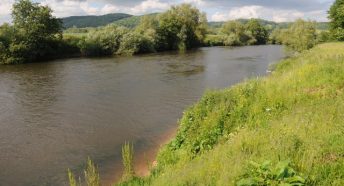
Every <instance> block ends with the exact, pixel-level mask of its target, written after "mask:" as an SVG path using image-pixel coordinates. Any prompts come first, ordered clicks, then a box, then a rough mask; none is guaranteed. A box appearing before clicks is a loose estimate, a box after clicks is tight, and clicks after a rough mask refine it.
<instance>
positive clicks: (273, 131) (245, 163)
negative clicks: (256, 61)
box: [69, 42, 344, 186]
mask: <svg viewBox="0 0 344 186" xmlns="http://www.w3.org/2000/svg"><path fill="white" fill-rule="evenodd" d="M273 69H274V70H273V72H272V73H271V75H270V76H267V77H262V78H257V79H251V80H247V81H245V82H243V83H240V84H238V85H236V86H233V87H231V88H228V89H225V90H219V91H208V92H207V93H206V94H205V95H204V96H203V97H202V98H201V100H200V101H199V102H198V103H197V104H195V105H193V106H191V107H190V108H189V109H187V110H186V111H185V112H184V115H183V117H182V119H181V120H180V121H179V125H180V126H179V129H178V132H177V135H176V136H175V138H174V139H173V140H172V141H171V142H170V143H169V144H167V145H166V146H164V147H163V148H162V149H161V150H160V152H159V153H158V156H157V164H156V166H155V167H152V168H151V170H150V171H151V172H150V175H149V176H147V177H137V176H135V173H134V172H133V169H132V167H133V164H132V156H133V150H132V146H131V145H129V144H125V146H124V147H123V151H122V154H123V160H124V161H123V163H124V166H125V170H126V171H125V172H124V176H123V179H122V180H121V182H120V183H118V185H122V186H126V185H130V186H131V185H158V186H160V185H239V186H254V185H295V186H296V185H335V186H336V185H338V186H341V185H343V184H344V175H343V172H344V148H343V143H344V135H343V134H344V123H343V122H344V114H343V113H342V110H343V109H344V104H343V103H344V84H343V82H344V74H343V70H344V43H340V42H337V43H325V44H320V45H318V46H316V47H315V48H313V49H311V50H308V51H304V52H302V53H301V54H299V55H297V56H295V57H291V58H289V59H286V60H283V61H281V62H280V63H278V64H276V65H274V66H273ZM93 166H94V165H93ZM69 174H71V173H69ZM95 175H98V173H96V174H95ZM72 177H73V176H72ZM92 177H94V176H92ZM87 179H88V178H86V180H87ZM72 183H75V181H74V180H72V182H71V185H73V184H72ZM91 185H92V184H91ZM98 185H99V184H98ZM98 185H97V186H98Z"/></svg>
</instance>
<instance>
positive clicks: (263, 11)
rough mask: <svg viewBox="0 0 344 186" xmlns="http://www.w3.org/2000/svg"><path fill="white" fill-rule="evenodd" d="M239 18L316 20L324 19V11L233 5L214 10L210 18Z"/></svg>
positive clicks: (216, 19) (277, 20)
mask: <svg viewBox="0 0 344 186" xmlns="http://www.w3.org/2000/svg"><path fill="white" fill-rule="evenodd" d="M240 18H261V19H266V20H272V21H275V22H287V21H294V20H296V19H298V18H303V19H310V20H315V19H317V20H318V21H326V11H323V10H316V11H309V12H307V11H306V12H302V11H299V10H296V9H291V10H288V9H287V10H285V9H272V8H267V7H263V6H257V5H253V6H243V7H233V8H232V9H230V10H229V11H222V12H220V11H219V12H215V13H214V14H213V15H212V16H211V18H210V20H211V21H227V20H235V19H240Z"/></svg>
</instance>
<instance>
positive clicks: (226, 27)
mask: <svg viewBox="0 0 344 186" xmlns="http://www.w3.org/2000/svg"><path fill="white" fill-rule="evenodd" d="M221 32H222V33H223V34H225V35H227V36H226V37H225V40H224V44H225V45H229V46H234V45H245V44H247V41H248V40H249V39H250V38H249V36H248V35H247V34H246V33H245V26H244V25H243V24H242V23H240V22H238V21H228V22H227V23H225V24H223V26H222V28H221Z"/></svg>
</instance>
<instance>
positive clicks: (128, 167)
mask: <svg viewBox="0 0 344 186" xmlns="http://www.w3.org/2000/svg"><path fill="white" fill-rule="evenodd" d="M133 157H134V147H133V144H131V143H127V142H126V143H125V144H124V145H123V147H122V161H123V166H124V173H123V177H122V180H123V181H127V180H130V179H132V178H133V177H134V175H135V172H134V164H133Z"/></svg>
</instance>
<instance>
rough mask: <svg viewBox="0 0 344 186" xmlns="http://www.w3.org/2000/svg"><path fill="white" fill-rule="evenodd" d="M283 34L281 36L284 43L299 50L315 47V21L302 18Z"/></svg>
mask: <svg viewBox="0 0 344 186" xmlns="http://www.w3.org/2000/svg"><path fill="white" fill-rule="evenodd" d="M282 34H283V35H282V37H281V38H280V40H282V43H283V44H284V45H286V46H287V47H289V48H291V49H292V50H294V51H297V52H301V51H304V50H308V49H310V48H312V47H314V46H315V44H316V41H317V37H316V29H315V23H314V22H310V21H304V20H301V19H299V20H297V21H296V22H295V23H293V24H292V25H291V26H290V28H288V29H287V30H285V31H284V32H282Z"/></svg>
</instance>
